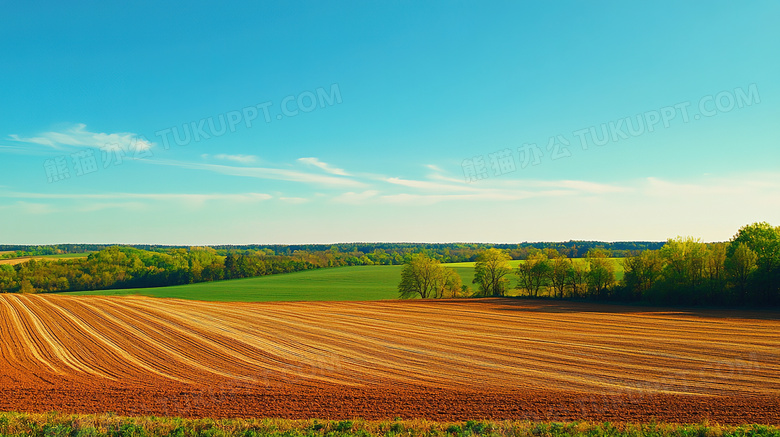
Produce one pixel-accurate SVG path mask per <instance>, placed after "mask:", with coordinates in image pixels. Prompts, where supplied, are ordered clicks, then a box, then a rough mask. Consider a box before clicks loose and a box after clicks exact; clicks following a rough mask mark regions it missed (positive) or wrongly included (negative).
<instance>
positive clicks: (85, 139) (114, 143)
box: [8, 123, 154, 153]
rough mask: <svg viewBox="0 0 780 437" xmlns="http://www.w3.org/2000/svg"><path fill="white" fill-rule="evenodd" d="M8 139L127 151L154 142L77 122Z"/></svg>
mask: <svg viewBox="0 0 780 437" xmlns="http://www.w3.org/2000/svg"><path fill="white" fill-rule="evenodd" d="M8 138H9V140H11V141H15V142H18V143H26V144H36V145H39V146H45V147H49V148H53V149H58V150H61V149H67V148H74V147H97V148H109V149H116V148H121V149H122V150H125V151H126V152H129V153H135V152H140V151H146V150H149V149H151V148H152V147H153V145H154V143H152V142H150V141H148V140H147V139H145V138H144V137H143V136H141V135H138V134H134V133H130V132H116V133H104V132H90V131H88V130H87V125H85V124H83V123H79V124H76V125H73V126H71V127H69V128H67V129H64V130H62V131H50V132H43V133H40V134H38V135H36V136H32V137H22V136H19V135H16V134H13V135H9V137H8Z"/></svg>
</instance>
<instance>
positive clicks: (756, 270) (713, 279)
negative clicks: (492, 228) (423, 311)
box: [398, 222, 780, 305]
mask: <svg viewBox="0 0 780 437" xmlns="http://www.w3.org/2000/svg"><path fill="white" fill-rule="evenodd" d="M511 259H512V258H511V256H510V254H509V253H508V252H507V251H506V250H502V249H499V248H489V249H486V250H484V251H482V252H480V253H479V254H478V255H477V257H476V263H475V267H474V280H473V284H475V287H476V289H475V290H471V289H470V288H469V287H468V286H466V285H462V284H460V281H456V280H453V279H450V278H451V276H452V274H454V273H455V272H454V271H452V269H450V268H447V267H445V266H443V265H442V264H441V263H439V262H438V261H437V260H435V259H431V258H430V257H428V255H426V254H425V253H421V254H418V255H415V256H414V259H413V260H412V261H411V262H409V263H407V264H406V265H405V266H404V268H403V271H402V280H401V283H400V284H399V286H398V288H399V296H400V297H401V298H411V297H423V298H426V297H465V296H506V295H507V294H508V293H510V291H511V290H510V287H509V284H510V281H509V279H510V278H512V277H514V279H515V281H516V283H517V285H516V287H515V288H516V290H515V292H514V294H519V295H524V296H531V297H550V298H558V299H563V298H584V299H596V300H613V301H622V302H638V301H644V302H649V303H653V304H666V305H746V304H747V305H780V227H773V226H771V225H770V224H769V223H766V222H761V223H753V224H751V225H747V226H744V227H742V228H740V229H739V231H738V232H737V234H736V235H735V236H734V237H733V238H732V239H731V240H730V241H728V242H724V243H703V242H701V241H700V240H698V239H694V238H692V237H686V238H683V237H677V238H673V239H669V240H668V241H667V242H666V244H664V245H663V246H662V247H661V248H659V249H647V250H642V251H632V252H631V253H629V254H628V256H625V257H623V258H621V259H619V260H616V259H615V258H614V254H613V253H611V252H610V251H609V250H606V249H603V248H592V249H590V250H588V252H586V254H585V256H584V257H583V258H580V259H573V258H571V257H569V256H568V255H567V254H566V253H565V252H562V251H559V250H557V249H555V248H551V247H548V248H544V249H535V250H532V251H531V252H530V253H529V254H528V256H527V257H526V258H525V260H524V261H523V262H521V263H519V264H518V266H517V267H516V268H513V267H512V266H511V265H510V263H509V261H510V260H511ZM618 263H619V264H618ZM618 266H619V267H622V270H623V276H622V278H620V280H618V278H617V276H616V267H618ZM421 276H425V277H430V278H434V279H433V280H425V281H421V280H418V278H419V277H421Z"/></svg>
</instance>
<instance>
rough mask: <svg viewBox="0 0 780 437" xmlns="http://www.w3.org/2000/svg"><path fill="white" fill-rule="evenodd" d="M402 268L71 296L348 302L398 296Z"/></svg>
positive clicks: (331, 271) (322, 272) (364, 268)
mask: <svg viewBox="0 0 780 437" xmlns="http://www.w3.org/2000/svg"><path fill="white" fill-rule="evenodd" d="M401 268H402V266H358V267H335V268H329V269H318V270H307V271H303V272H295V273H287V274H281V275H271V276H260V277H257V278H247V279H234V280H231V281H217V282H201V283H198V284H189V285H176V286H172V287H160V288H132V289H122V290H98V291H80V292H74V293H68V294H71V295H99V296H121V295H128V294H138V295H143V296H152V297H173V298H178V299H194V300H209V301H226V302H228V301H229V302H271V301H339V300H343V301H347V300H381V299H395V298H397V297H398V291H397V287H398V283H399V282H400V281H401Z"/></svg>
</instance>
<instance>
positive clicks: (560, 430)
mask: <svg viewBox="0 0 780 437" xmlns="http://www.w3.org/2000/svg"><path fill="white" fill-rule="evenodd" d="M0 435H3V436H52V437H60V436H62V437H66V436H68V437H71V436H72V437H102V436H106V437H108V436H148V437H157V436H212V437H233V436H242V437H341V436H350V437H352V436H354V437H393V436H408V437H473V436H495V437H537V436H549V437H594V436H612V437H623V436H625V437H638V436H655V437H689V436H719V437H746V436H755V437H759V436H760V437H778V436H780V428H778V427H777V426H769V425H757V424H750V425H748V424H745V425H736V426H735V425H718V424H710V423H708V422H702V423H699V424H669V423H656V422H652V423H614V424H613V423H610V422H604V423H595V422H586V421H580V422H532V421H527V420H526V421H519V420H514V421H513V420H503V421H478V420H469V421H466V422H436V421H430V420H424V419H406V420H400V419H396V420H362V419H353V420H341V421H335V420H317V419H308V420H286V419H270V418H269V419H221V420H215V419H182V418H178V417H122V416H116V415H113V414H98V415H92V414H83V415H77V414H60V413H54V412H52V413H48V414H29V413H0Z"/></svg>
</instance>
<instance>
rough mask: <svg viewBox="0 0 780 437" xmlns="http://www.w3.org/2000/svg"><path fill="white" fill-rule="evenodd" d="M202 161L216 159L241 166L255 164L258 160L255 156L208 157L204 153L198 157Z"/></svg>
mask: <svg viewBox="0 0 780 437" xmlns="http://www.w3.org/2000/svg"><path fill="white" fill-rule="evenodd" d="M200 156H201V158H203V159H210V158H213V159H218V160H221V161H233V162H238V163H241V164H252V163H254V162H257V160H258V158H257V156H255V155H227V154H224V153H220V154H218V155H209V154H207V153H204V154H203V155H200Z"/></svg>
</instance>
